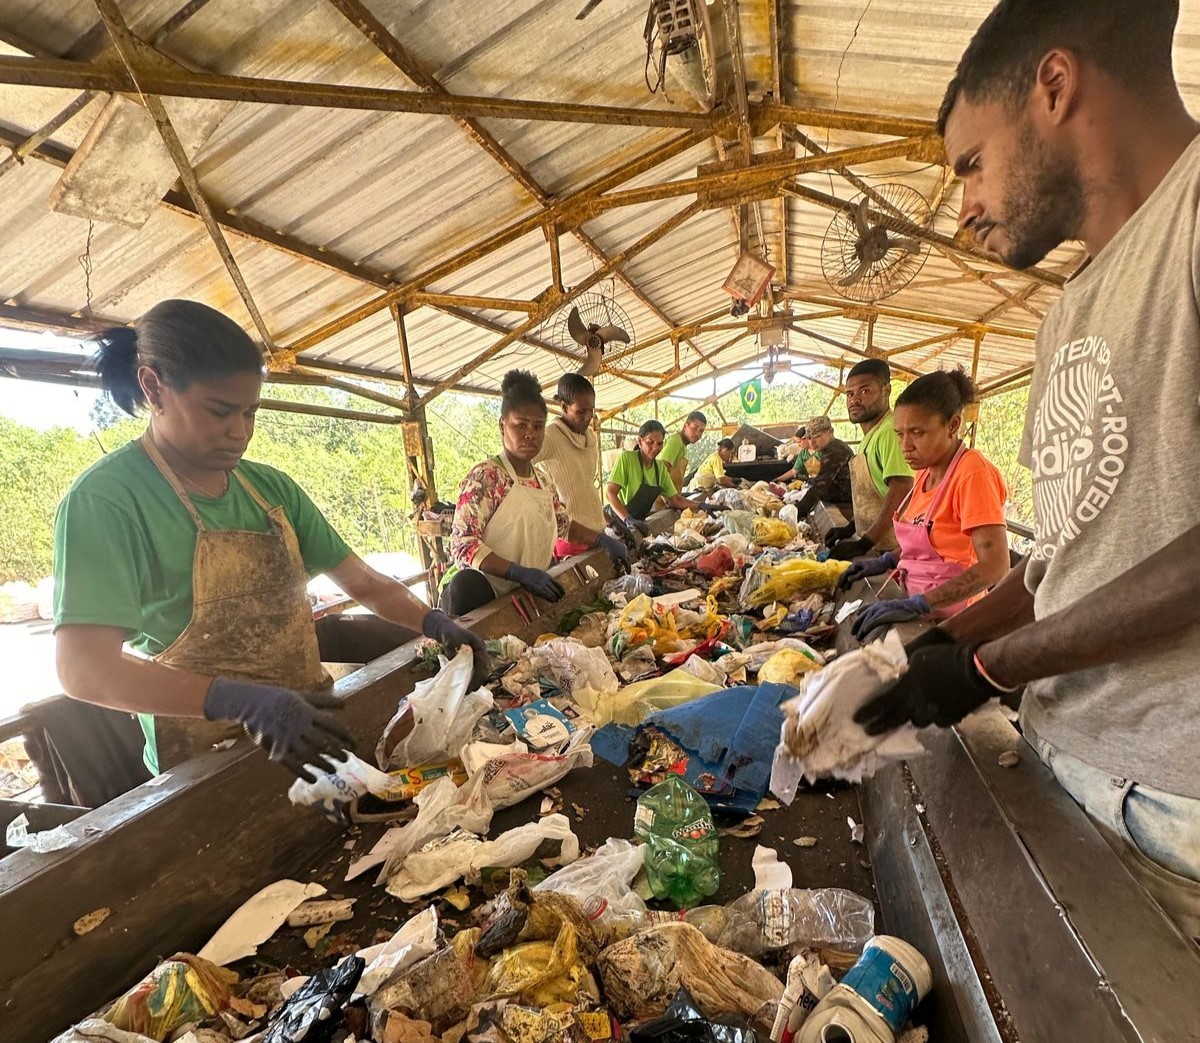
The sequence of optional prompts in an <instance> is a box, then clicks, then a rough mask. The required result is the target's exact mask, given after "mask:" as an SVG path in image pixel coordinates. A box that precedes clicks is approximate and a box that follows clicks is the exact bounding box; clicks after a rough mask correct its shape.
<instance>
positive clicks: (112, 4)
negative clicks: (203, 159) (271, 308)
mask: <svg viewBox="0 0 1200 1043" xmlns="http://www.w3.org/2000/svg"><path fill="white" fill-rule="evenodd" d="M94 2H95V4H96V9H97V10H98V11H99V12H100V17H101V18H102V19H103V20H104V24H105V25H106V26H107V27H108V32H109V35H110V36H111V37H112V41H113V45H114V47H116V49H117V52H118V53H119V54H120V56H121V60H122V61H123V62H124V63H125V67H126V69H127V70H128V72H129V77H130V80H131V81H132V82H133V86H134V89H135V90H136V91H137V93H138V94H140V95H141V98H142V104H144V105H145V106H146V110H147V111H148V112H149V113H150V115H151V116H152V117H153V118H154V123H155V125H156V126H157V127H158V133H159V135H160V136H161V137H162V139H163V144H164V145H165V146H166V147H167V152H168V153H170V156H171V159H172V160H173V161H174V163H175V167H176V169H177V170H178V171H179V178H180V180H181V181H182V182H183V185H184V188H186V189H187V193H188V195H189V196H190V197H191V200H192V202H193V203H194V204H195V205H196V209H197V211H199V213H200V218H201V220H202V221H203V222H204V227H205V228H207V229H208V234H209V236H210V237H211V238H212V241H213V245H214V246H215V247H216V248H217V253H218V254H220V256H221V262H222V263H223V264H224V265H225V270H226V271H227V272H228V273H229V278H230V279H231V280H232V281H233V284H234V286H235V287H236V288H237V292H238V296H239V297H241V299H242V303H243V304H244V305H245V306H246V310H247V311H248V312H249V313H250V318H251V320H253V322H254V325H255V328H256V329H257V330H258V333H259V336H260V337H261V338H262V342H263V346H264V347H265V348H266V349H267V353H268V355H272V354H274V351H275V342H274V339H273V338H272V337H271V331H270V330H269V329H268V328H267V324H266V321H265V320H264V319H263V317H262V313H261V312H260V311H259V310H258V305H257V304H255V303H254V297H253V295H252V294H251V293H250V287H249V286H247V285H246V280H245V278H244V277H243V276H242V271H241V269H240V268H239V267H238V263H237V260H236V259H235V258H234V256H233V251H232V250H230V248H229V244H228V243H227V242H226V241H225V236H224V234H223V233H222V232H221V226H220V225H219V224H218V223H217V219H216V218H215V217H214V216H213V212H212V209H211V208H210V207H209V205H208V200H207V199H206V198H205V196H204V191H203V189H202V188H201V187H200V180H199V179H198V178H197V177H196V172H195V170H193V169H192V164H191V163H190V162H189V160H188V157H187V153H186V152H185V151H184V148H183V143H182V142H181V141H180V140H179V135H178V134H176V133H175V128H174V126H172V124H171V118H170V116H168V115H167V110H166V108H165V107H164V106H163V103H162V99H160V98H158V97H157V96H155V95H154V94H152V93H147V91H146V90H145V89H143V87H142V86H141V85H140V84H139V83H138V74H137V73H136V72H135V65H136V57H137V54H138V48H139V46H144V45H143V44H141V41H139V40H138V38H137V37H135V36H134V35H133V34H132V33H131V32H130V31H129V27H128V26H127V25H126V24H125V19H124V18H123V17H122V15H121V10H120V8H119V7H117V4H116V0H94Z"/></svg>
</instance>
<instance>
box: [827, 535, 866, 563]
mask: <svg viewBox="0 0 1200 1043" xmlns="http://www.w3.org/2000/svg"><path fill="white" fill-rule="evenodd" d="M873 546H875V545H874V544H873V543H872V542H871V541H870V540H869V539H867V538H866V537H865V536H859V537H857V538H853V539H846V540H838V542H837V543H835V544H834V545H833V546H832V547H830V548H829V556H830V557H831V558H832V559H833V560H834V561H852V560H854V559H855V558H861V557H862V556H863V555H864V554H866V553H867V552H868V551H869V550H870V549H871V548H872V547H873Z"/></svg>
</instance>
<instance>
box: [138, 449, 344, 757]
mask: <svg viewBox="0 0 1200 1043" xmlns="http://www.w3.org/2000/svg"><path fill="white" fill-rule="evenodd" d="M141 444H142V448H143V450H144V451H145V453H146V455H147V456H148V457H149V458H150V460H151V462H152V463H153V464H154V466H155V467H157V468H158V469H159V471H160V472H161V473H162V475H163V477H164V478H166V480H167V482H168V483H169V484H170V486H171V488H172V489H173V490H174V491H175V494H176V495H177V496H178V497H179V499H180V502H182V504H183V506H184V507H185V508H186V509H187V512H188V515H189V516H190V517H191V519H192V522H193V523H194V524H195V526H196V550H195V553H194V555H193V557H192V618H191V621H190V622H189V623H188V625H187V626H186V627H185V628H184V630H183V633H181V634H180V635H179V636H178V637H177V638H176V639H175V640H174V641H172V642H171V644H170V645H168V646H167V647H166V648H165V649H163V650H162V651H161V652H160V653H159V654H158V655H156V656H155V657H154V660H155V662H159V663H163V664H165V665H167V666H173V667H175V668H176V669H178V670H188V671H191V672H192V673H197V674H205V675H209V676H213V677H216V676H220V677H232V678H235V679H237V680H241V681H253V682H256V683H258V684H271V685H278V686H279V687H281V688H291V689H293V690H296V691H314V690H315V689H318V688H321V687H323V686H324V685H326V684H328V682H329V675H328V674H326V673H325V670H324V668H323V667H322V666H321V656H320V653H319V651H318V650H317V632H316V628H315V626H314V624H313V618H312V608H311V607H310V605H309V602H308V594H307V592H306V587H307V583H308V576H307V573H306V572H305V569H304V559H303V558H302V557H301V555H300V545H299V543H298V542H297V540H296V533H295V530H294V529H293V528H292V526H291V524H290V523H289V522H288V520H287V517H286V516H285V514H284V511H283V508H282V507H271V506H270V505H268V504H267V502H266V501H265V500H264V499H263V498H262V497H261V496H260V495H259V493H258V491H257V490H256V489H255V488H254V486H252V485H251V484H250V483H249V482H248V481H246V479H245V478H243V477H242V475H241V474H240V473H239V472H238V471H237V470H234V471H233V472H232V476H233V478H234V479H236V480H237V481H238V482H240V483H241V485H242V488H243V489H245V490H246V492H247V493H248V494H249V495H250V497H251V499H253V500H254V502H255V503H257V504H258V505H259V506H260V507H261V508H262V509H263V512H264V513H265V514H266V516H267V521H268V531H267V532H250V531H245V530H239V529H232V530H225V531H213V530H210V529H207V528H206V527H205V525H204V522H203V521H202V520H201V519H200V513H199V512H198V511H197V510H196V506H195V504H193V503H192V501H191V498H190V497H189V496H188V494H187V492H186V491H185V490H184V488H183V484H182V483H181V482H180V480H179V478H178V476H177V475H176V474H175V472H174V471H172V470H171V468H170V467H169V466H168V465H167V462H166V461H165V460H164V459H163V458H162V455H161V454H160V453H159V451H158V449H157V447H155V445H154V444H153V443H152V442H151V441H150V439H149V438H143V439H142V443H141ZM239 734H241V726H240V725H237V724H231V723H230V722H228V721H204V720H197V719H195V718H189V717H155V719H154V742H155V746H156V748H157V751H158V770H159V771H165V770H166V769H167V768H170V767H173V766H175V765H177V764H180V763H182V762H183V761H185V760H188V759H189V758H191V757H195V756H196V755H197V754H200V753H203V752H204V751H205V750H207V749H208V748H209V747H210V746H212V745H213V743H216V742H221V741H223V740H224V739H229V738H233V737H234V736H237V735H239Z"/></svg>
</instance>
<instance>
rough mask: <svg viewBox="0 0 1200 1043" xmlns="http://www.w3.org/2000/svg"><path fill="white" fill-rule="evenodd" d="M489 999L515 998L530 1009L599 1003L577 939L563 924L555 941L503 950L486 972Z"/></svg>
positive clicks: (597, 993) (570, 926) (572, 930)
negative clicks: (556, 1005) (562, 1004)
mask: <svg viewBox="0 0 1200 1043" xmlns="http://www.w3.org/2000/svg"><path fill="white" fill-rule="evenodd" d="M486 988H487V993H488V995H489V996H517V997H519V998H520V999H521V1000H522V1001H523V1002H525V1003H528V1004H529V1005H530V1006H533V1007H548V1006H550V1005H551V1004H554V1003H568V1004H576V1003H598V1002H599V1001H600V990H599V989H598V988H597V987H596V981H595V979H594V978H593V977H592V975H591V973H590V972H589V971H588V969H587V965H586V964H585V963H584V962H583V960H582V959H581V958H580V955H579V939H578V935H577V934H576V931H575V928H574V926H573V925H571V924H570V923H563V925H562V927H561V928H560V929H559V932H558V936H557V937H556V938H555V939H554V941H552V942H551V941H541V942H527V943H525V944H524V945H515V946H513V947H512V948H511V949H506V950H505V951H504V952H503V953H502V954H501V955H500V956H499V957H497V959H496V960H495V961H494V962H493V964H492V967H491V970H489V971H488V978H487V986H486Z"/></svg>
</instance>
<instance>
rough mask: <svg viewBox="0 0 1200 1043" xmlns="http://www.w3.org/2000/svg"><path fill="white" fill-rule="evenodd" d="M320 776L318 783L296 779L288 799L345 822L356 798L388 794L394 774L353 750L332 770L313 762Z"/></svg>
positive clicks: (315, 770) (290, 788)
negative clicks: (371, 762) (379, 767)
mask: <svg viewBox="0 0 1200 1043" xmlns="http://www.w3.org/2000/svg"><path fill="white" fill-rule="evenodd" d="M310 767H312V768H313V771H314V774H316V776H317V781H316V782H309V781H307V780H306V779H300V778H298V779H296V781H295V782H293V783H292V784H291V786H290V787H288V800H290V801H291V802H292V803H293V804H302V805H308V806H310V807H315V808H319V809H320V810H321V811H322V812H323V813H324V814H326V815H327V816H329V817H330V818H332V819H335V820H337V821H344V820H345V816H346V814H347V811H348V808H349V805H350V803H351V801H353V800H354V799H355V798H357V797H362V796H365V795H366V794H367V793H374V794H375V795H376V796H380V797H382V796H384V795H386V794H387V792H388V789H389V787H390V786H391V782H392V780H391V777H390V776H389V775H388V774H387V772H385V771H380V770H379V769H378V768H376V767H374V766H373V765H371V764H368V763H367V762H366V761H364V760H362V758H360V757H356V756H355V755H354V754H353V753H347V754H346V759H345V760H344V761H341V762H339V766H338V769H337V771H335V772H332V773H329V772H325V771H322V770H320V768H318V767H317V766H316V765H310Z"/></svg>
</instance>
